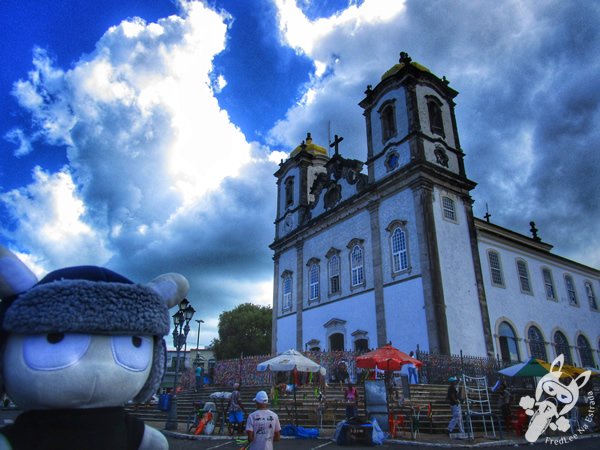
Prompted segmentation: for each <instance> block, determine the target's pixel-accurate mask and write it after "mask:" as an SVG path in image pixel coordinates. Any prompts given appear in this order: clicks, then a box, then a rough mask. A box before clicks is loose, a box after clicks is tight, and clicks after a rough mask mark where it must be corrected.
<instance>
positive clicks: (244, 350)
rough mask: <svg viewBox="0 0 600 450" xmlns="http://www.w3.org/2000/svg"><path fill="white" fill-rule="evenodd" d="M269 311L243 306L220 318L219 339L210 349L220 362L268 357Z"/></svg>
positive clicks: (269, 349) (267, 309)
mask: <svg viewBox="0 0 600 450" xmlns="http://www.w3.org/2000/svg"><path fill="white" fill-rule="evenodd" d="M272 321H273V316H272V309H271V307H269V306H259V305H254V304H252V303H243V304H241V305H239V306H236V307H235V308H234V309H232V310H231V311H225V312H223V313H221V314H220V315H219V338H218V339H213V341H212V342H211V344H210V348H211V349H212V350H213V351H214V352H215V357H216V358H217V360H219V359H231V358H238V357H239V356H240V355H241V354H243V355H244V356H254V355H264V354H268V353H271V324H272Z"/></svg>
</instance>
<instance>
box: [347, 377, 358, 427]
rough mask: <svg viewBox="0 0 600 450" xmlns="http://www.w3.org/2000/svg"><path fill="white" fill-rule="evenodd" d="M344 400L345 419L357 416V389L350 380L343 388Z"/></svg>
mask: <svg viewBox="0 0 600 450" xmlns="http://www.w3.org/2000/svg"><path fill="white" fill-rule="evenodd" d="M344 400H345V401H346V419H351V418H352V417H356V416H358V391H357V390H356V388H355V387H354V386H353V385H352V383H350V382H348V386H347V387H346V389H344Z"/></svg>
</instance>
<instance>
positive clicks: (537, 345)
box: [527, 325, 548, 361]
mask: <svg viewBox="0 0 600 450" xmlns="http://www.w3.org/2000/svg"><path fill="white" fill-rule="evenodd" d="M527 339H528V340H529V352H530V353H531V356H532V357H534V358H538V359H542V360H544V361H548V354H547V353H546V343H545V342H544V337H543V336H542V332H541V331H540V329H539V328H538V327H536V326H534V325H532V326H530V327H529V331H527Z"/></svg>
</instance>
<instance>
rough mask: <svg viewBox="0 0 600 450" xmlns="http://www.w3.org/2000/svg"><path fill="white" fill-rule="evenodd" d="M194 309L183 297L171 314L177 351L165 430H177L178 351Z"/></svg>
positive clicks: (186, 332) (183, 341)
mask: <svg viewBox="0 0 600 450" xmlns="http://www.w3.org/2000/svg"><path fill="white" fill-rule="evenodd" d="M195 312H196V310H195V309H194V308H193V307H192V305H190V302H189V301H188V299H187V298H184V299H183V300H182V301H181V302H180V303H179V311H177V312H176V313H175V314H173V325H174V328H173V346H174V347H175V350H176V351H177V353H176V355H175V357H176V358H177V360H176V361H175V380H174V381H173V394H172V396H171V401H170V403H169V415H168V417H167V423H166V424H165V429H166V430H177V381H178V377H179V352H180V351H181V347H183V346H184V345H185V343H186V340H187V335H188V333H189V332H190V320H192V317H193V316H194V313H195Z"/></svg>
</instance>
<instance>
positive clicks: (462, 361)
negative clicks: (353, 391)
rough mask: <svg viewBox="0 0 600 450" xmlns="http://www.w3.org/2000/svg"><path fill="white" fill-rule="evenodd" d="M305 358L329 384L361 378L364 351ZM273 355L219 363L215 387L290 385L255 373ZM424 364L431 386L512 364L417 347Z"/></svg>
mask: <svg viewBox="0 0 600 450" xmlns="http://www.w3.org/2000/svg"><path fill="white" fill-rule="evenodd" d="M302 353H303V354H304V355H305V356H307V357H308V358H310V359H312V360H313V361H315V362H317V363H319V364H321V365H322V366H323V367H325V368H326V369H327V379H328V381H329V382H337V381H340V380H344V379H345V378H346V374H345V373H344V372H347V376H348V378H349V379H350V380H352V381H358V380H360V379H361V378H362V376H363V373H362V371H361V369H357V368H356V357H357V356H359V355H361V354H362V353H364V352H355V351H350V350H345V351H331V352H313V351H307V352H302ZM273 356H274V355H260V356H244V357H240V358H236V359H229V360H223V361H218V362H217V363H216V365H215V368H214V377H213V382H214V384H217V385H221V386H232V385H233V383H235V382H239V383H241V384H243V385H246V386H248V385H250V386H256V385H265V384H273V383H277V384H279V383H292V382H293V381H294V380H293V379H291V378H290V376H291V375H289V374H271V373H268V372H258V371H257V370H256V366H257V365H258V364H259V363H261V362H263V361H266V360H267V359H270V358H272V357H273ZM415 356H416V357H417V359H418V360H420V361H421V362H423V366H422V367H421V368H420V382H421V383H431V384H445V383H446V382H447V380H448V378H449V377H451V376H460V375H461V374H463V373H464V374H467V375H469V376H473V377H481V376H486V377H487V378H488V380H490V381H491V380H494V379H497V378H498V370H500V369H502V368H503V367H505V366H507V365H510V364H512V363H506V362H504V361H501V360H499V359H497V358H494V357H480V356H470V355H464V354H463V353H462V351H461V352H460V353H459V354H458V355H441V354H436V353H431V352H427V351H423V350H420V349H419V348H417V354H416V355H415ZM298 376H299V379H297V380H295V381H297V382H300V383H302V384H305V383H318V382H320V381H321V378H320V377H319V376H318V374H312V375H311V374H300V375H298Z"/></svg>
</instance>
